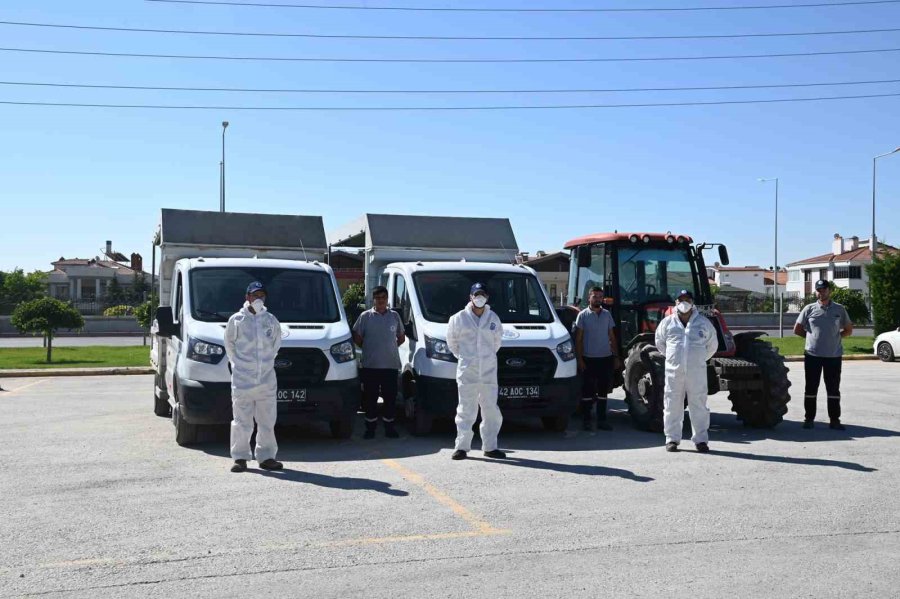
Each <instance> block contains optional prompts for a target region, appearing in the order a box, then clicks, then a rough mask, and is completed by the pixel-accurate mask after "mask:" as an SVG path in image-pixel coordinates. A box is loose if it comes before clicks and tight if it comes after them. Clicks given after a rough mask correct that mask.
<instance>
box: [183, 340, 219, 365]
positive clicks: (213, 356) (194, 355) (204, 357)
mask: <svg viewBox="0 0 900 599" xmlns="http://www.w3.org/2000/svg"><path fill="white" fill-rule="evenodd" d="M187 357H188V360H194V361H195V362H205V363H207V364H218V363H219V362H221V361H222V358H224V357H225V348H224V347H222V346H221V345H216V344H215V343H210V342H209V341H202V340H200V339H194V338H193V337H191V338H190V339H189V340H188V353H187Z"/></svg>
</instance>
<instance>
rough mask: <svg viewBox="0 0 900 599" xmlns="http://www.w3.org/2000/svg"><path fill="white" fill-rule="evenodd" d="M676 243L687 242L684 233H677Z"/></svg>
mask: <svg viewBox="0 0 900 599" xmlns="http://www.w3.org/2000/svg"><path fill="white" fill-rule="evenodd" d="M678 243H687V237H685V236H684V235H679V236H678Z"/></svg>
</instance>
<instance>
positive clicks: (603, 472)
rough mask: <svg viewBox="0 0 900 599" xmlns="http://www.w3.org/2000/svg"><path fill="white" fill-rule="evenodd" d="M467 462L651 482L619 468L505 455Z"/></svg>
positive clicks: (474, 458)
mask: <svg viewBox="0 0 900 599" xmlns="http://www.w3.org/2000/svg"><path fill="white" fill-rule="evenodd" d="M466 459H467V460H472V461H475V462H490V463H492V464H501V465H507V466H520V467H522V468H535V469H537V470H552V471H553V472H564V473H566V474H582V475H586V476H618V477H619V478H625V479H628V480H633V481H635V482H639V483H648V482H651V481H653V480H654V479H653V478H650V477H649V476H640V475H638V474H635V473H634V472H632V471H631V470H623V469H621V468H609V467H607V466H588V465H582V464H559V463H557V462H545V461H543V460H532V459H529V458H517V457H515V456H510V455H507V457H506V459H503V460H488V459H485V458H477V457H471V456H470V457H468V458H466Z"/></svg>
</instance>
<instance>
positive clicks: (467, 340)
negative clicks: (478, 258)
mask: <svg viewBox="0 0 900 599" xmlns="http://www.w3.org/2000/svg"><path fill="white" fill-rule="evenodd" d="M470 291H471V293H470V295H469V300H470V301H469V303H468V305H466V307H465V308H463V309H462V310H461V311H459V312H457V313H456V314H454V315H453V316H452V317H450V324H449V326H448V327H447V346H448V347H449V348H450V351H451V352H452V353H453V355H454V356H456V358H457V360H458V361H459V363H458V365H457V367H456V385H457V387H458V389H459V405H458V406H457V408H456V446H455V450H454V452H453V456H452V457H453V459H454V460H464V459H466V454H467V453H468V452H469V451H471V449H472V436H473V433H472V427H473V426H474V424H475V419H476V418H477V417H478V408H479V407H480V408H481V428H480V429H479V432H480V433H481V449H482V450H483V451H484V455H485V457H489V458H497V459H503V458H505V457H506V454H505V453H504V452H502V451H500V450H499V449H497V435H498V433H499V432H500V425H501V424H503V416H502V415H501V414H500V408H499V407H498V406H497V390H498V387H497V351H498V350H499V349H500V343H501V342H502V341H503V324H502V323H501V322H500V318H499V317H498V316H497V315H496V314H495V313H494V312H492V311H491V307H490V306H489V305H488V303H487V301H488V294H487V291H486V290H485V288H484V285H482V284H481V283H475V284H474V285H472V288H471V290H470Z"/></svg>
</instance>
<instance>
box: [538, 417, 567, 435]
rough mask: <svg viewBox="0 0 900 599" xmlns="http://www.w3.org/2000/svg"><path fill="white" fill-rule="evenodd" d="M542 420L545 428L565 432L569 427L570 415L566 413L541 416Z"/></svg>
mask: <svg viewBox="0 0 900 599" xmlns="http://www.w3.org/2000/svg"><path fill="white" fill-rule="evenodd" d="M541 422H542V423H543V425H544V430H548V431H551V432H554V433H563V432H565V430H566V429H567V428H569V415H568V414H565V415H562V416H541Z"/></svg>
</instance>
